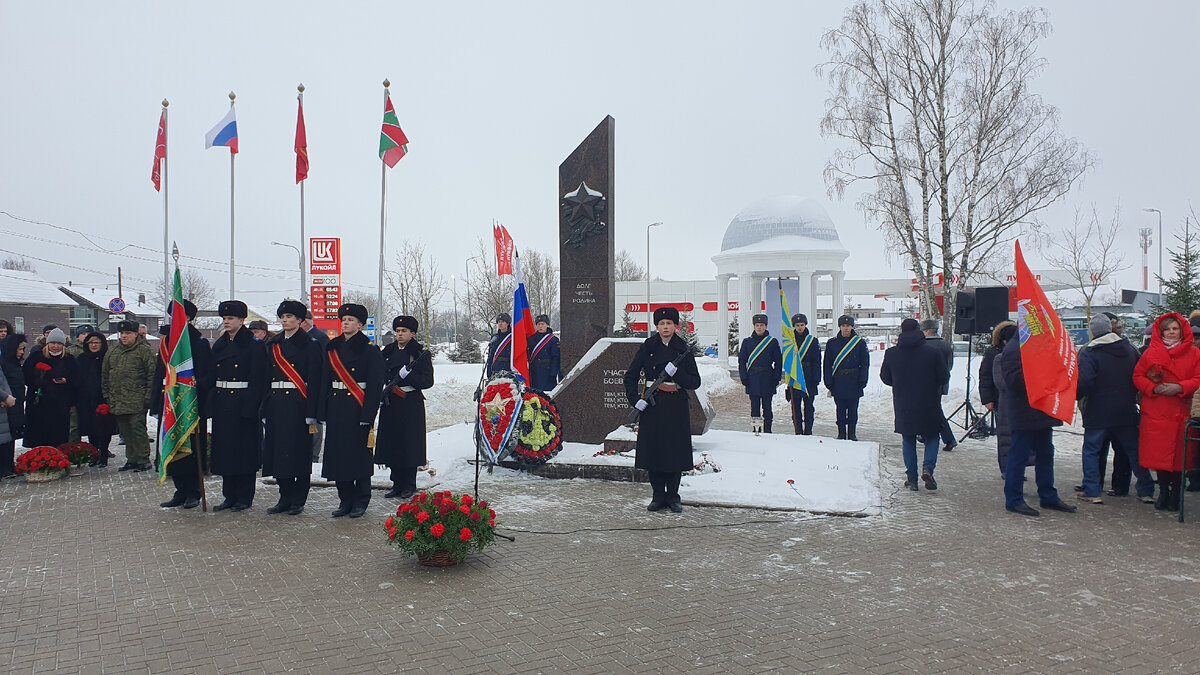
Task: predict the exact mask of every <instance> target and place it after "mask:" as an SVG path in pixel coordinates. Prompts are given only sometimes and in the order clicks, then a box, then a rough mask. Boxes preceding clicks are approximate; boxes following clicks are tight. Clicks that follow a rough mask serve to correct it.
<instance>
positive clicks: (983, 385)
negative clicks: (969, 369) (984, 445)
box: [979, 321, 1033, 477]
mask: <svg viewBox="0 0 1200 675" xmlns="http://www.w3.org/2000/svg"><path fill="white" fill-rule="evenodd" d="M1016 335H1017V324H1016V322H1015V321H1001V322H1000V323H998V324H996V327H995V328H994V329H992V346H990V347H988V348H987V349H985V350H984V352H983V358H982V359H981V360H980V363H979V400H980V402H981V403H983V407H984V408H987V409H988V410H990V411H991V412H992V417H993V422H994V423H995V427H996V461H997V463H998V464H999V465H1000V476H1001V477H1003V476H1004V470H1005V467H1007V466H1008V449H1009V447H1010V446H1011V443H1012V426H1011V425H1010V424H1009V422H1008V413H1007V411H1006V410H1004V406H1003V401H1004V396H1003V391H1002V386H1003V383H1002V382H1001V380H1000V378H998V377H995V375H996V374H997V373H998V372H999V371H997V370H996V368H995V366H996V363H997V361H996V359H998V358H1000V354H1001V353H1002V352H1003V351H1004V345H1006V344H1008V341H1009V340H1011V339H1013V338H1014V337H1016ZM1032 465H1033V457H1032V456H1030V457H1029V466H1032Z"/></svg>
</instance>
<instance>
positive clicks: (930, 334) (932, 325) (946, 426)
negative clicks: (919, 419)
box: [921, 319, 958, 452]
mask: <svg viewBox="0 0 1200 675" xmlns="http://www.w3.org/2000/svg"><path fill="white" fill-rule="evenodd" d="M921 332H922V333H924V334H925V340H926V341H927V342H929V345H930V346H931V347H933V348H934V349H936V350H937V352H938V353H939V354H941V355H942V358H943V359H945V360H946V370H947V372H953V371H954V347H953V346H951V345H950V343H949V342H946V341H945V340H943V339H942V336H941V335H939V334H938V322H937V321H936V320H934V319H925V320H924V321H922V322H921ZM949 393H950V380H949V376H947V379H946V384H944V385H942V396H945V395H946V394H949ZM941 406H942V402H941V400H940V399H939V400H938V408H939V409H940V408H941ZM939 433H940V434H941V437H942V443H943V444H945V446H946V447H944V448H942V449H943V450H945V451H946V452H950V451H951V450H953V449H954V448H955V447H956V446H957V445H958V441H957V440H955V438H954V431H953V430H951V429H950V421H949V420H947V419H946V415H945V413H943V414H942V427H941V430H940V431H939Z"/></svg>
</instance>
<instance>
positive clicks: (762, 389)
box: [738, 314, 783, 435]
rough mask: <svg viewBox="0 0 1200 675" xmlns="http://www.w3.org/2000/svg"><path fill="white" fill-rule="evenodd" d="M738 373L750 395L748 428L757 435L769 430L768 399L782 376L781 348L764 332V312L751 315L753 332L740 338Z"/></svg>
mask: <svg viewBox="0 0 1200 675" xmlns="http://www.w3.org/2000/svg"><path fill="white" fill-rule="evenodd" d="M738 375H739V377H740V378H741V380H742V386H743V387H745V388H746V394H747V395H749V396H750V427H751V429H750V430H751V431H753V432H754V433H755V434H756V435H757V434H759V433H762V432H764V431H765V432H767V433H768V434H769V433H771V421H772V420H774V419H775V414H774V413H773V412H772V411H771V399H772V398H773V397H774V396H775V390H776V389H778V388H779V380H780V379H781V378H782V377H783V351H782V350H780V348H779V341H778V340H776V339H775V338H773V337H771V333H770V332H769V331H767V315H766V314H755V315H754V333H753V334H752V335H750V337H748V338H746V339H745V340H742V348H741V350H739V351H738Z"/></svg>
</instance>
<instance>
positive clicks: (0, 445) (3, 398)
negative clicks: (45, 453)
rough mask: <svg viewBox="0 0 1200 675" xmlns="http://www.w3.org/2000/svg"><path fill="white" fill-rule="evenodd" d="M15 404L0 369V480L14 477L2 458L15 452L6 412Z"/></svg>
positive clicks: (13, 439)
mask: <svg viewBox="0 0 1200 675" xmlns="http://www.w3.org/2000/svg"><path fill="white" fill-rule="evenodd" d="M16 404H17V397H16V396H13V391H12V388H11V387H9V386H8V378H7V377H5V376H4V370H3V369H0V478H8V477H9V474H12V475H14V476H15V475H16V471H14V470H13V469H12V468H11V467H9V466H8V465H7V463H5V462H4V458H6V457H9V456H11V455H12V454H13V453H14V451H15V450H16V442H17V439H16V438H15V437H14V436H13V435H12V430H11V429H9V426H8V411H7V409H8V408H11V407H13V406H15V405H16Z"/></svg>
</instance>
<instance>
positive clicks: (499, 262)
mask: <svg viewBox="0 0 1200 675" xmlns="http://www.w3.org/2000/svg"><path fill="white" fill-rule="evenodd" d="M492 237H493V238H494V239H495V240H496V276H500V277H502V276H504V275H505V274H512V273H513V238H512V236H511V235H509V234H508V229H507V228H506V227H504V226H503V225H495V224H493V225H492Z"/></svg>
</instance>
